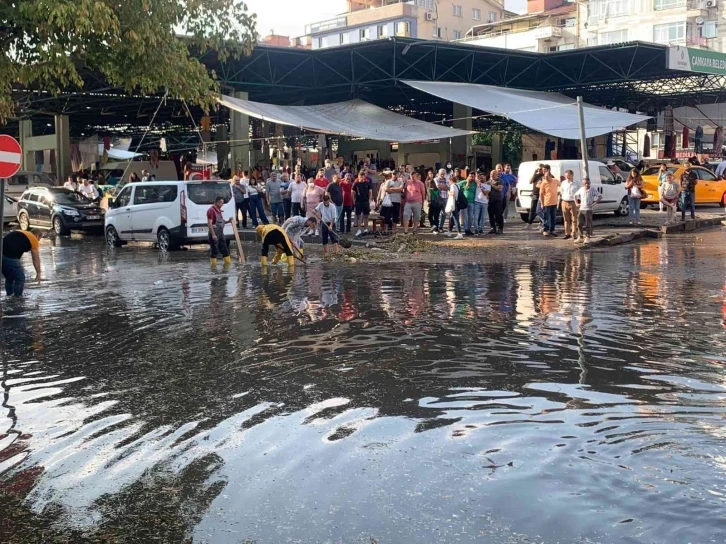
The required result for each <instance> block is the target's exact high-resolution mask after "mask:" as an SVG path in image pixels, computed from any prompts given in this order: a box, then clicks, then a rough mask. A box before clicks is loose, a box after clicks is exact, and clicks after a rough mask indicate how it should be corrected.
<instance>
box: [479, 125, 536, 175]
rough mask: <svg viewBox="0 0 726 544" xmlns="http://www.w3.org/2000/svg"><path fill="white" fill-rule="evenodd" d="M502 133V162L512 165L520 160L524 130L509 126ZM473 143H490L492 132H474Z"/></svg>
mask: <svg viewBox="0 0 726 544" xmlns="http://www.w3.org/2000/svg"><path fill="white" fill-rule="evenodd" d="M501 134H502V162H505V163H507V162H508V163H509V164H511V165H513V166H515V165H518V164H519V163H520V162H522V136H523V135H524V134H526V132H525V131H524V130H523V129H522V128H520V127H516V126H514V127H511V128H510V129H509V130H507V131H506V132H503V133H501ZM473 143H474V144H477V145H492V133H490V132H479V133H477V134H474V138H473Z"/></svg>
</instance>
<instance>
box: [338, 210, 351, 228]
mask: <svg viewBox="0 0 726 544" xmlns="http://www.w3.org/2000/svg"><path fill="white" fill-rule="evenodd" d="M352 213H353V206H341V207H340V211H339V212H338V232H340V233H341V234H342V233H344V232H347V233H348V234H350V216H351V214H352Z"/></svg>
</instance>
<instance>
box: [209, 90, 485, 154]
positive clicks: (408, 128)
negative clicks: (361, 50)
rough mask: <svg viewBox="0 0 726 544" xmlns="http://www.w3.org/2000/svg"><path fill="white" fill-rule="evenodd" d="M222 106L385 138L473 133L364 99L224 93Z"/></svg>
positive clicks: (420, 138)
mask: <svg viewBox="0 0 726 544" xmlns="http://www.w3.org/2000/svg"><path fill="white" fill-rule="evenodd" d="M217 101H218V102H219V103H220V104H222V105H223V106H227V107H228V108H230V109H233V110H235V111H238V112H240V113H244V114H245V115H249V116H251V117H256V118H257V119H262V120H264V121H270V122H273V123H279V124H281V125H290V126H294V127H300V128H304V129H306V130H310V131H312V132H322V133H324V134H337V135H340V136H353V137H359V138H369V139H371V140H383V141H387V142H401V143H405V142H422V141H427V140H442V139H447V138H453V137H456V136H466V135H468V134H472V133H471V132H468V131H466V130H459V129H455V128H450V127H444V126H440V125H434V124H432V123H427V122H425V121H419V120H418V119H413V118H411V117H406V116H405V115H401V114H398V113H394V112H392V111H390V110H387V109H384V108H379V107H378V106H374V105H373V104H369V103H368V102H364V101H362V100H348V101H347V102H336V103H333V104H319V105H317V106H277V105H275V104H265V103H262V102H251V101H249V100H241V99H239V98H233V97H231V96H221V97H218V98H217Z"/></svg>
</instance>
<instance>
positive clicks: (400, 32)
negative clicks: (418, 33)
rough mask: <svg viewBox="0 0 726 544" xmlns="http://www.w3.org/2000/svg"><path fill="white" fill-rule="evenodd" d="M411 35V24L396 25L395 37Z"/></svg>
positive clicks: (404, 22)
mask: <svg viewBox="0 0 726 544" xmlns="http://www.w3.org/2000/svg"><path fill="white" fill-rule="evenodd" d="M410 33H411V24H410V23H409V22H408V21H402V22H400V23H396V36H408V35H409V34H410Z"/></svg>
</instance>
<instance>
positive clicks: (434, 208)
mask: <svg viewBox="0 0 726 544" xmlns="http://www.w3.org/2000/svg"><path fill="white" fill-rule="evenodd" d="M440 216H441V204H439V203H438V202H436V201H434V202H431V203H430V204H429V224H430V225H431V228H434V227H436V228H438V227H439V217H440Z"/></svg>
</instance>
